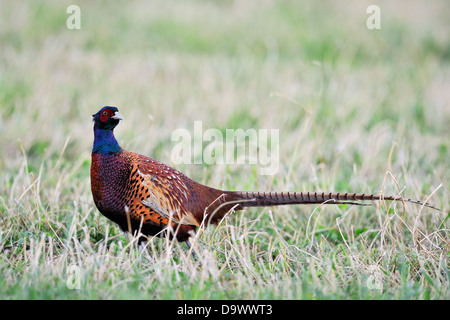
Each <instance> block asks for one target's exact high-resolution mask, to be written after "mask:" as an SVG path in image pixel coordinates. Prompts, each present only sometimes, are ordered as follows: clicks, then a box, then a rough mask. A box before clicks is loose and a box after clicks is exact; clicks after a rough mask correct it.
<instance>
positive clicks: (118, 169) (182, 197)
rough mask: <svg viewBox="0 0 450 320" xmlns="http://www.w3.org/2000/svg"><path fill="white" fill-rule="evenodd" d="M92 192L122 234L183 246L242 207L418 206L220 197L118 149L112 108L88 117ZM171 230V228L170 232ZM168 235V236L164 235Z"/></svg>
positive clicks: (324, 196)
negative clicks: (167, 238)
mask: <svg viewBox="0 0 450 320" xmlns="http://www.w3.org/2000/svg"><path fill="white" fill-rule="evenodd" d="M93 120H94V144H93V149H92V163H91V190H92V195H93V198H94V202H95V205H96V207H97V208H98V210H99V211H100V212H101V213H102V214H103V215H104V216H105V217H107V218H108V219H110V220H112V221H113V222H115V223H117V224H118V225H119V227H120V228H121V229H122V230H123V231H125V232H131V233H133V232H136V231H140V232H141V234H142V235H143V237H149V236H159V237H162V236H166V235H169V236H170V237H171V238H174V237H175V238H176V239H177V240H178V241H180V242H184V241H188V239H189V237H190V236H192V235H194V234H195V231H196V230H197V228H198V227H200V226H201V225H202V226H207V225H209V224H217V223H218V222H219V221H220V220H221V219H222V218H223V217H224V216H225V215H226V214H227V213H229V212H231V211H233V210H234V211H237V210H242V209H244V208H246V207H265V206H278V205H293V204H320V203H330V204H342V203H345V204H353V205H364V204H363V203H361V202H360V201H365V200H366V201H367V200H369V201H370V200H379V199H384V200H390V201H407V202H412V203H415V204H419V205H423V206H427V207H431V208H433V209H436V210H440V209H437V208H434V207H432V206H431V205H429V204H428V203H424V202H421V201H418V200H412V199H402V198H399V197H393V196H380V195H374V194H363V193H347V192H345V193H334V192H254V191H223V190H219V189H215V188H211V187H208V186H205V185H202V184H200V183H197V182H195V181H194V180H192V179H190V178H188V177H187V176H185V175H184V174H183V173H181V172H180V171H178V170H176V169H173V168H171V167H169V166H167V165H165V164H164V163H161V162H159V161H157V160H154V159H152V158H149V157H146V156H143V155H140V154H137V153H134V152H130V151H126V150H124V149H122V148H121V147H120V145H119V143H118V142H117V140H116V138H115V137H114V133H113V130H114V128H115V127H116V126H117V125H118V124H119V121H120V120H123V116H122V115H121V114H120V113H119V110H118V109H117V108H116V107H112V106H106V107H104V108H102V109H101V110H100V111H99V112H97V113H96V114H94V115H93ZM170 227H171V228H170ZM169 230H171V232H168V231H169Z"/></svg>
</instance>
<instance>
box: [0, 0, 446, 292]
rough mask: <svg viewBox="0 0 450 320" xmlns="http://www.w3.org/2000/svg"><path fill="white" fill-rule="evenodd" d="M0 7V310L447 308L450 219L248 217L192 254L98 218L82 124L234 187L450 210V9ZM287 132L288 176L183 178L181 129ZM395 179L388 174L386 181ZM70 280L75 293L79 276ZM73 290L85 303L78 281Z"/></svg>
mask: <svg viewBox="0 0 450 320" xmlns="http://www.w3.org/2000/svg"><path fill="white" fill-rule="evenodd" d="M70 4H73V3H72V1H14V2H13V1H6V0H4V1H3V0H2V1H0V138H1V139H0V172H1V173H0V288H1V290H0V298H1V299H85V298H88V299H116V298H127V299H128V298H144V299H449V298H450V284H449V282H450V270H449V257H450V256H449V245H450V234H449V226H450V221H449V215H448V214H447V213H445V212H439V211H434V210H431V209H428V208H422V207H420V206H417V205H412V204H408V205H407V206H406V210H405V211H403V206H402V205H401V204H395V205H393V204H390V203H381V204H378V203H375V204H374V205H373V206H370V207H351V206H346V205H340V206H331V205H328V206H316V205H312V206H293V207H280V208H264V209H251V210H246V211H245V212H243V213H239V214H235V215H232V216H230V217H229V218H227V219H226V220H224V221H223V222H222V223H221V224H220V226H219V227H218V228H209V229H207V230H205V231H202V232H200V233H199V235H198V237H197V238H196V241H195V248H196V251H197V254H198V259H193V257H192V256H191V255H190V252H189V251H188V250H187V248H186V246H184V245H182V244H178V243H170V242H168V241H166V240H161V239H158V238H155V239H152V240H151V241H149V243H148V245H147V246H146V247H145V248H144V249H139V247H138V246H137V244H136V241H134V239H133V238H131V237H128V238H127V237H126V236H125V235H124V234H123V233H122V232H121V231H120V230H119V229H118V227H117V226H116V225H114V224H112V223H111V222H110V221H108V220H107V219H106V218H104V217H103V216H102V215H101V214H100V213H99V212H98V211H97V209H96V208H95V206H94V203H93V200H92V197H91V192H90V180H89V167H90V152H91V148H92V140H93V134H92V120H91V114H93V113H95V112H97V111H98V110H99V109H100V107H102V106H104V105H114V106H117V107H118V108H119V109H120V112H121V113H122V114H123V115H124V117H125V121H123V122H122V123H121V124H120V126H119V127H118V128H117V129H116V131H115V132H116V136H117V138H118V141H119V143H121V145H122V147H124V148H125V149H127V150H131V151H135V152H139V153H142V154H146V155H149V156H151V157H153V158H156V159H158V160H161V161H163V162H165V163H167V164H170V165H173V166H175V167H176V168H177V169H178V170H181V171H183V172H184V173H185V174H187V175H188V176H190V177H192V178H194V179H195V180H197V181H199V182H202V183H205V184H207V185H210V186H213V187H217V188H224V189H233V190H274V191H275V190H280V191H281V190H284V191H286V190H293V191H336V192H364V193H378V192H384V193H385V194H394V195H396V194H400V193H401V194H402V195H403V196H405V197H410V198H414V199H420V200H426V199H428V200H429V202H431V203H432V204H434V205H435V206H437V207H439V208H441V209H445V210H449V186H450V184H449V181H450V170H449V158H450V151H449V147H450V145H449V144H450V139H449V138H450V126H449V123H450V90H449V88H450V72H449V71H450V25H449V23H448V3H447V2H446V1H433V2H427V1H411V2H403V1H378V2H377V3H375V4H377V5H379V7H380V8H381V30H369V29H368V28H367V27H366V19H367V18H368V17H369V14H367V13H366V9H367V7H368V6H369V5H370V4H374V3H372V2H370V3H369V2H368V1H358V2H351V1H333V2H331V1H329V2H315V1H306V2H305V1H276V2H275V1H225V0H224V1H183V2H172V3H169V2H168V1H151V2H150V3H148V2H145V1H131V2H128V1H115V2H113V3H111V2H103V1H102V2H95V3H92V2H91V1H79V2H78V3H77V5H79V7H80V8H81V29H80V30H69V29H67V27H66V19H67V18H68V16H69V15H68V14H67V13H66V9H67V7H68V6H69V5H70ZM198 120H200V121H202V123H203V127H204V128H218V129H221V130H224V129H226V128H231V129H237V128H242V129H244V130H246V129H249V128H254V129H278V130H279V135H280V152H279V154H280V158H279V162H280V167H279V170H278V172H277V173H276V174H275V175H272V176H261V175H258V174H257V167H256V166H251V165H223V166H211V165H210V166H206V165H189V164H183V165H174V164H173V163H171V157H170V156H171V151H172V148H173V147H174V142H172V141H171V139H170V138H171V134H172V132H173V131H174V130H175V129H177V128H186V129H188V130H192V127H193V123H194V121H198ZM388 172H389V173H390V174H389V173H388ZM72 280H74V282H73V281H72ZM77 280H79V282H78V284H79V289H77V288H73V286H72V284H74V283H77V282H76V281H77Z"/></svg>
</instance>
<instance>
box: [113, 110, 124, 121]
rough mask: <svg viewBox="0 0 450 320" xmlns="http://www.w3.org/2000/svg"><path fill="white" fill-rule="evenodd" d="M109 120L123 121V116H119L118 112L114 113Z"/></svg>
mask: <svg viewBox="0 0 450 320" xmlns="http://www.w3.org/2000/svg"><path fill="white" fill-rule="evenodd" d="M111 119H116V120H123V115H121V114H120V113H119V111H116V112H115V113H114V115H113V116H112V117H111Z"/></svg>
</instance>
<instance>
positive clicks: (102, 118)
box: [100, 110, 109, 122]
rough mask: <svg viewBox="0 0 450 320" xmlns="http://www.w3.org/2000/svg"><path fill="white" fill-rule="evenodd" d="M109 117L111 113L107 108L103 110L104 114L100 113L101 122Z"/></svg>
mask: <svg viewBox="0 0 450 320" xmlns="http://www.w3.org/2000/svg"><path fill="white" fill-rule="evenodd" d="M108 118H109V113H108V111H107V110H105V111H103V112H102V114H101V115H100V121H101V122H105V121H106V120H108Z"/></svg>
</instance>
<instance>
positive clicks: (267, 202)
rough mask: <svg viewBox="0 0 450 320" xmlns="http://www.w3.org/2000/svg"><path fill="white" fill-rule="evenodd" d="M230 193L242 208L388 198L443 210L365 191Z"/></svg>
mask: <svg viewBox="0 0 450 320" xmlns="http://www.w3.org/2000/svg"><path fill="white" fill-rule="evenodd" d="M228 194H229V195H231V196H232V198H233V199H234V200H235V201H240V200H242V202H240V203H239V207H240V208H243V207H267V206H278V205H290V204H313V203H327V204H351V205H368V204H364V203H361V202H358V201H375V200H388V201H405V202H410V203H414V204H417V205H421V206H425V207H428V208H432V209H434V210H438V211H442V210H441V209H438V208H436V207H433V206H432V205H430V204H429V203H426V202H422V201H419V200H413V199H404V198H402V197H398V196H397V197H394V196H385V195H375V194H365V193H342V192H257V191H229V192H228Z"/></svg>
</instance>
